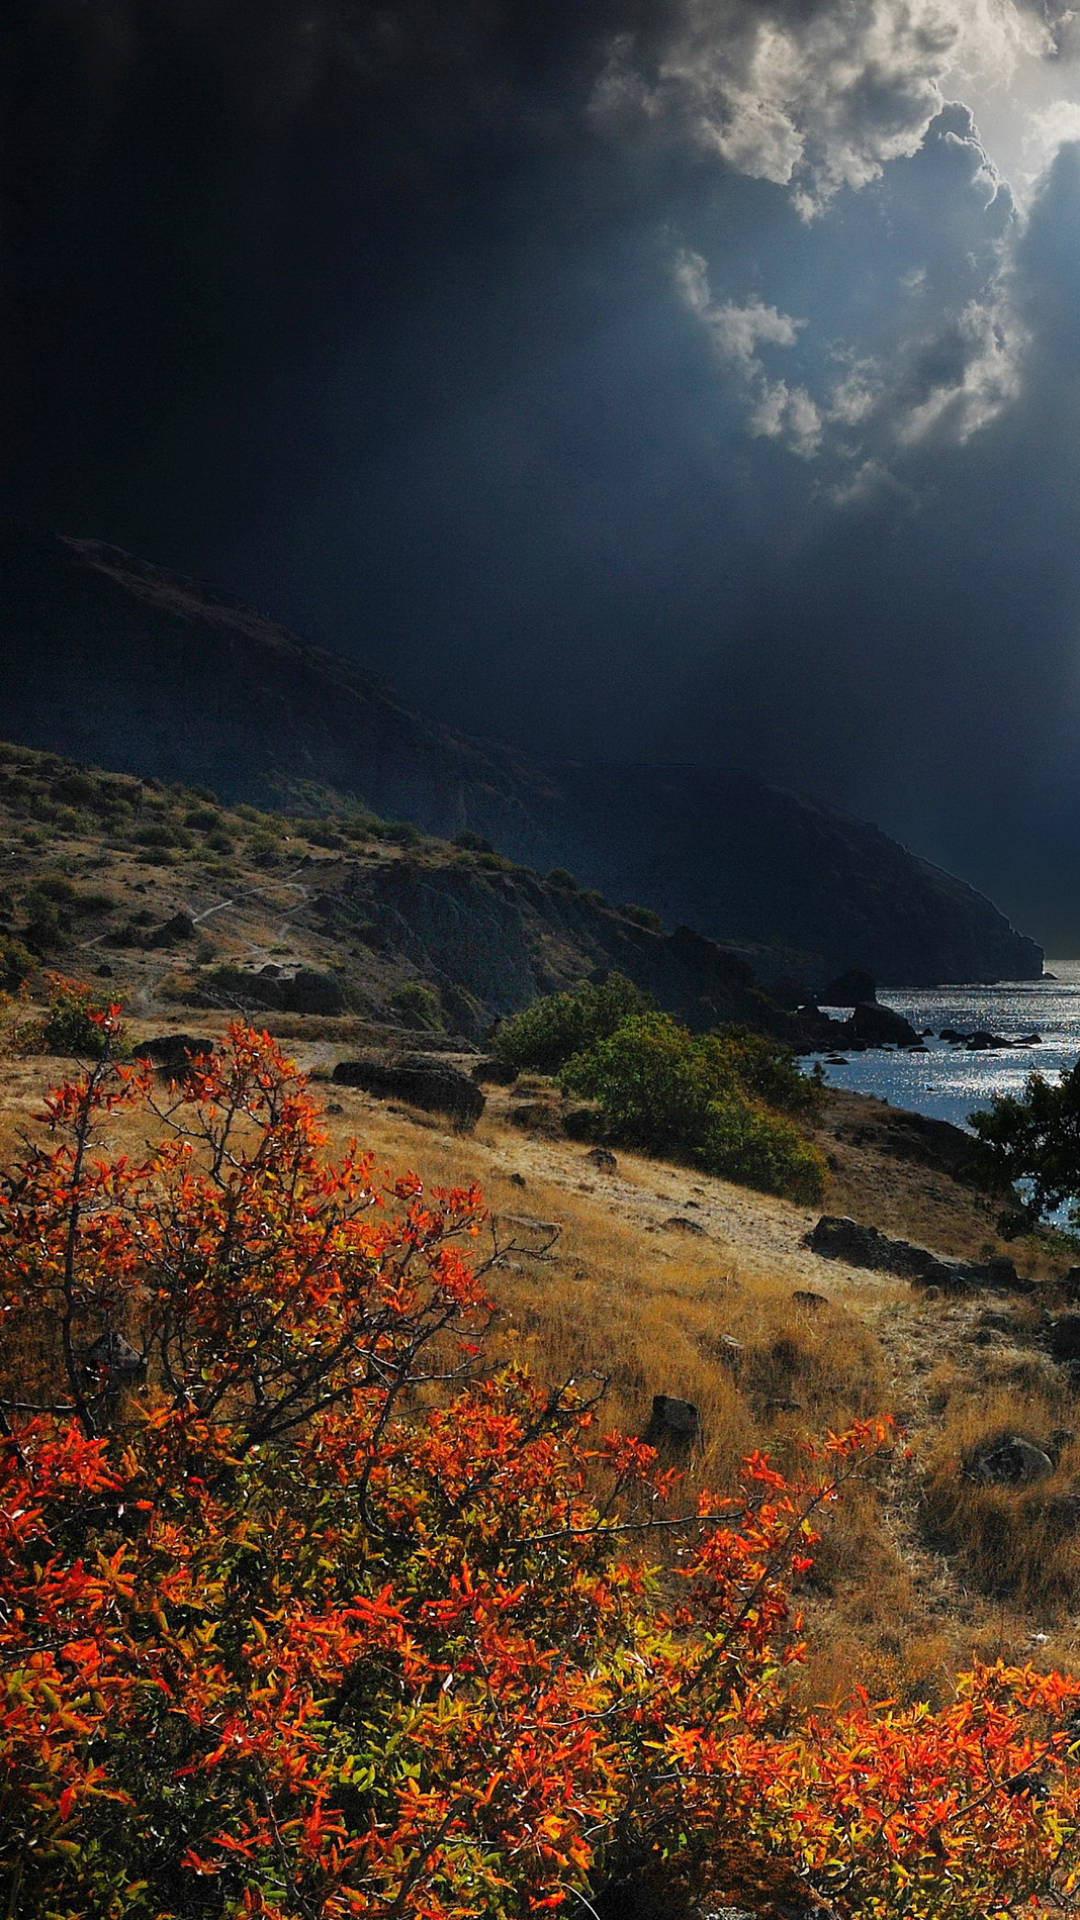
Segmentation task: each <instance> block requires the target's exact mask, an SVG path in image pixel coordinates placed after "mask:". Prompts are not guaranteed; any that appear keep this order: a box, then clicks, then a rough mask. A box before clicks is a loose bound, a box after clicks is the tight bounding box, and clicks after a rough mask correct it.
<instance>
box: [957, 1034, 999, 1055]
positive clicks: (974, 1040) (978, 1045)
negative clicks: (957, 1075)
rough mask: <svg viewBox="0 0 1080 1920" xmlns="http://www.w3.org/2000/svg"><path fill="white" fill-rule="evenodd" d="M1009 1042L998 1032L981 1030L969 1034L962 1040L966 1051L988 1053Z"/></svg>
mask: <svg viewBox="0 0 1080 1920" xmlns="http://www.w3.org/2000/svg"><path fill="white" fill-rule="evenodd" d="M1009 1044H1010V1043H1009V1041H1008V1040H1005V1039H1003V1037H1002V1035H1001V1034H1000V1033H983V1032H982V1031H980V1032H978V1033H971V1034H969V1035H968V1037H967V1040H966V1041H965V1042H964V1046H965V1049H966V1051H967V1052H968V1053H990V1052H993V1051H996V1049H997V1048H999V1047H1007V1046H1008V1045H1009Z"/></svg>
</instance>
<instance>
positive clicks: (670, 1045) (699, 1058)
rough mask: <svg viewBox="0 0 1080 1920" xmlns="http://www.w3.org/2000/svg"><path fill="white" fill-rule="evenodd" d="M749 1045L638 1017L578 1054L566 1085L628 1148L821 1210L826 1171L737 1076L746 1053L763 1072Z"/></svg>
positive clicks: (565, 1072) (662, 1017)
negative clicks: (594, 1107)
mask: <svg viewBox="0 0 1080 1920" xmlns="http://www.w3.org/2000/svg"><path fill="white" fill-rule="evenodd" d="M747 1040H750V1041H756V1036H754V1035H749V1036H743V1035H740V1034H738V1033H736V1035H735V1037H734V1041H729V1039H728V1037H727V1036H726V1035H724V1034H723V1033H719V1034H703V1035H694V1034H691V1033H689V1032H688V1031H687V1029H686V1028H685V1027H680V1026H679V1025H677V1023H676V1022H675V1021H674V1020H672V1019H670V1018H669V1017H668V1015H667V1014H663V1013H645V1014H637V1015H635V1016H633V1017H632V1018H630V1019H628V1020H625V1021H624V1022H623V1023H622V1024H621V1025H620V1026H619V1027H618V1028H617V1029H616V1031H615V1032H613V1033H611V1034H610V1035H609V1036H608V1037H607V1038H605V1039H602V1040H599V1041H598V1042H596V1043H595V1044H594V1045H592V1046H591V1047H589V1048H588V1049H587V1050H584V1051H582V1052H580V1053H578V1054H575V1055H574V1057H573V1058H572V1059H571V1060H570V1061H568V1062H567V1064H566V1065H565V1066H564V1067H563V1069H562V1071H561V1073H560V1075H559V1082H560V1085H561V1086H562V1087H563V1089H564V1090H565V1091H566V1092H568V1093H575V1094H581V1095H583V1096H585V1097H586V1098H587V1099H592V1100H596V1101H598V1102H599V1105H600V1109H601V1112H602V1113H603V1116H604V1120H605V1123H606V1125H607V1128H608V1130H609V1132H610V1134H611V1136H612V1137H613V1138H614V1139H615V1140H617V1141H620V1142H622V1143H623V1144H624V1145H626V1146H629V1147H637V1148H639V1149H640V1150H641V1151H643V1152H645V1153H653V1154H659V1155H663V1156H665V1157H668V1158H671V1159H675V1160H682V1161H685V1162H687V1163H689V1164H690V1165H693V1166H697V1167H700V1168H701V1169H702V1171H703V1172H705V1173H714V1174H719V1175H720V1176H721V1177H722V1178H723V1179H725V1180H735V1181H738V1182H739V1183H740V1184H742V1185H744V1186H749V1187H755V1188H757V1189H758V1190H759V1191H760V1192H763V1193H778V1194H784V1195H786V1196H787V1197H788V1198H789V1199H792V1200H798V1201H801V1202H803V1203H804V1204H806V1205H814V1204H816V1203H817V1202H818V1201H819V1200H820V1199H821V1197H822V1194H823V1193H824V1190H825V1168H824V1164H823V1162H822V1160H821V1157H820V1155H819V1154H818V1153H817V1152H816V1151H815V1149H814V1148H813V1147H812V1146H811V1145H810V1144H809V1142H808V1141H806V1140H804V1139H803V1138H802V1136H801V1135H800V1134H799V1132H798V1130H797V1129H796V1128H795V1127H794V1126H793V1125H792V1123H791V1121H790V1120H787V1119H785V1118H784V1117H783V1116H782V1115H781V1114H778V1113H775V1112H773V1111H772V1110H771V1109H770V1107H768V1106H767V1105H766V1104H765V1103H764V1101H763V1100H762V1099H761V1098H760V1095H759V1096H757V1097H755V1093H754V1091H753V1090H752V1088H751V1087H750V1086H749V1085H747V1084H746V1083H745V1082H744V1081H743V1080H742V1078H741V1077H740V1073H739V1071H738V1062H739V1059H740V1055H741V1053H743V1057H748V1058H749V1060H750V1064H751V1067H754V1066H755V1065H757V1066H760V1062H759V1061H758V1060H757V1058H756V1056H757V1049H756V1046H754V1047H750V1048H749V1049H747V1047H746V1042H747ZM763 1044H764V1046H766V1047H768V1046H769V1045H770V1044H771V1043H769V1042H764V1043H763ZM743 1050H745V1052H744V1051H743Z"/></svg>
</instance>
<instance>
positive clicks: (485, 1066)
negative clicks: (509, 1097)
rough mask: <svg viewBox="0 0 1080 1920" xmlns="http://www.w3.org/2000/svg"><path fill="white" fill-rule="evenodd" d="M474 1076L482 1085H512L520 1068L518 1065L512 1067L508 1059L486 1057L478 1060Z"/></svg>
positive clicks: (473, 1071)
mask: <svg viewBox="0 0 1080 1920" xmlns="http://www.w3.org/2000/svg"><path fill="white" fill-rule="evenodd" d="M472 1077H473V1079H474V1080H476V1081H478V1082H479V1083H480V1084H481V1085H482V1086H483V1085H487V1086H490V1087H512V1086H513V1084H514V1081H515V1080H516V1079H517V1077H518V1070H517V1068H516V1067H512V1066H511V1065H510V1063H509V1061H507V1060H496V1059H495V1058H494V1057H485V1058H484V1059H483V1060H478V1061H477V1063H476V1065H475V1067H474V1068H473V1070H472Z"/></svg>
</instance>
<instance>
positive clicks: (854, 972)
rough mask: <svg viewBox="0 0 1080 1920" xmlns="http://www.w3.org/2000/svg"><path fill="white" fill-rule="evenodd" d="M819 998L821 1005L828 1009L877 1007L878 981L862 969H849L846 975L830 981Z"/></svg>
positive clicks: (839, 975)
mask: <svg viewBox="0 0 1080 1920" xmlns="http://www.w3.org/2000/svg"><path fill="white" fill-rule="evenodd" d="M817 997H818V1000H819V1002H820V1004H821V1005H822V1006H826V1007H857V1006H876V1004H877V981H876V980H875V979H874V976H873V974H872V973H864V971H863V969H862V968H861V967H849V968H848V971H847V972H846V973H841V974H838V975H837V978H836V979H835V980H830V981H829V984H828V986H827V987H825V988H824V989H823V991H822V992H821V993H819V994H818V996H817Z"/></svg>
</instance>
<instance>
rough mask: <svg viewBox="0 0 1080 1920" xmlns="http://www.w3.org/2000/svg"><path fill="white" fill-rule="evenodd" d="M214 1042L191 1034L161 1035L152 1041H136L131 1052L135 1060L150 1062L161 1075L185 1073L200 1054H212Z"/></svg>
mask: <svg viewBox="0 0 1080 1920" xmlns="http://www.w3.org/2000/svg"><path fill="white" fill-rule="evenodd" d="M213 1050H214V1042H213V1041H212V1040H209V1039H207V1038H206V1036H205V1035H203V1037H202V1038H199V1036H198V1035H196V1034H193V1033H162V1034H159V1035H158V1036H157V1037H156V1038H155V1039H153V1040H137V1041H136V1042H135V1045H134V1046H133V1047H132V1049H131V1051H132V1054H133V1055H134V1057H135V1059H136V1060H152V1061H153V1063H154V1065H155V1067H158V1068H159V1069H160V1071H161V1072H162V1073H170V1074H180V1073H186V1072H187V1070H188V1068H189V1066H190V1065H191V1062H192V1061H193V1060H197V1059H198V1058H199V1056H200V1055H201V1054H205V1053H212V1052H213Z"/></svg>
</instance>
